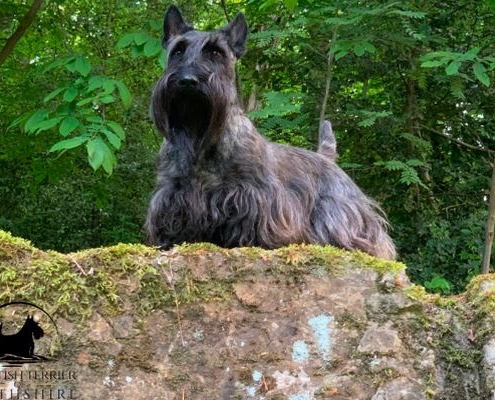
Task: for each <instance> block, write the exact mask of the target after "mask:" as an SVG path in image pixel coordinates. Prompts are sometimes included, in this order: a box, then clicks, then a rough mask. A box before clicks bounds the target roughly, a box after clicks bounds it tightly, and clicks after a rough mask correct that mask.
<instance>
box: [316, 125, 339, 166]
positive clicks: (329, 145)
mask: <svg viewBox="0 0 495 400" xmlns="http://www.w3.org/2000/svg"><path fill="white" fill-rule="evenodd" d="M317 153H319V154H321V155H322V156H325V157H328V158H330V159H331V160H335V159H336V158H337V157H338V153H337V140H336V139H335V136H334V134H333V130H332V124H331V123H330V121H327V120H323V121H322V122H321V125H320V133H319V139H318V150H317Z"/></svg>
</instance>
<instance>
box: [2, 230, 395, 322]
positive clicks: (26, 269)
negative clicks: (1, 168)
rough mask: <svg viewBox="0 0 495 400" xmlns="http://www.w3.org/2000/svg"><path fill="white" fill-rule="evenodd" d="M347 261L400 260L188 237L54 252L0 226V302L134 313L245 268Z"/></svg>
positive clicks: (331, 267) (216, 292)
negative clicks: (167, 245) (176, 242)
mask: <svg viewBox="0 0 495 400" xmlns="http://www.w3.org/2000/svg"><path fill="white" fill-rule="evenodd" d="M219 256H220V258H219ZM198 257H199V258H198ZM222 257H223V259H224V260H222ZM199 260H200V261H201V263H204V268H205V271H206V272H205V276H204V277H201V276H199V277H198V272H199V274H201V270H202V268H203V267H202V266H201V265H200V266H198V264H197V263H198V261H199ZM219 263H220V264H219ZM349 265H350V266H354V265H355V266H357V267H359V268H362V267H365V268H372V269H375V270H377V271H379V272H385V271H392V272H394V273H395V272H397V273H398V272H399V271H403V270H404V268H405V267H404V266H403V265H402V264H400V263H396V262H390V261H384V260H379V259H376V258H374V257H371V256H368V255H366V254H363V253H360V252H348V251H345V250H342V249H338V248H336V247H333V246H318V245H292V246H287V247H284V248H280V249H277V250H273V251H270V250H265V249H261V248H257V247H246V248H236V249H231V250H228V249H223V248H220V247H218V246H215V245H213V244H210V243H192V244H183V245H181V246H177V247H176V248H174V250H173V251H171V252H170V253H163V252H160V251H159V250H157V249H155V248H152V247H148V246H144V245H136V244H132V245H129V244H118V245H115V246H110V247H105V248H96V249H89V250H84V251H80V252H77V253H71V254H60V253H57V252H53V251H48V252H43V251H40V250H37V249H35V248H34V247H33V246H31V244H30V243H29V242H27V241H25V240H23V239H18V238H15V237H13V236H12V235H10V234H8V233H5V232H1V231H0V283H2V285H1V288H2V289H0V302H2V301H3V302H7V301H12V300H14V299H15V300H26V301H30V302H35V303H37V304H38V305H40V306H41V307H43V308H45V309H47V310H49V311H50V312H54V311H56V312H57V313H58V314H59V315H61V316H79V317H80V318H81V319H84V318H87V317H88V316H90V315H91V313H92V310H93V309H94V308H98V309H100V310H101V309H103V311H104V312H106V313H108V314H117V313H120V312H123V311H125V307H133V308H134V309H136V310H137V312H138V313H139V314H147V313H149V312H150V311H152V310H153V309H156V308H163V307H172V308H175V307H176V305H177V304H186V303H190V302H196V301H200V300H201V301H211V300H226V299H229V298H230V297H231V296H232V294H233V284H234V283H235V282H236V281H239V280H241V279H243V278H244V277H245V276H246V275H247V274H249V275H251V274H255V273H283V274H290V275H294V274H298V273H304V274H306V273H313V274H317V275H318V276H323V275H324V274H325V273H329V272H333V273H335V272H337V271H343V269H344V268H348V266H349ZM194 267H196V270H194ZM124 299H126V300H125V301H124ZM129 303H130V305H129Z"/></svg>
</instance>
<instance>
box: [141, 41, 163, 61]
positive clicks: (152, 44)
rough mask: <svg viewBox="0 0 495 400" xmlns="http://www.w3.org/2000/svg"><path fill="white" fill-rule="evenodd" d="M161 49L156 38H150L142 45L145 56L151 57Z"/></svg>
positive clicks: (160, 44)
mask: <svg viewBox="0 0 495 400" xmlns="http://www.w3.org/2000/svg"><path fill="white" fill-rule="evenodd" d="M160 51H162V43H161V42H160V40H158V39H157V38H153V37H152V38H150V39H149V40H148V41H147V42H146V44H145V45H144V49H143V52H144V55H145V56H146V57H153V56H155V55H157V54H158V53H159V52H160Z"/></svg>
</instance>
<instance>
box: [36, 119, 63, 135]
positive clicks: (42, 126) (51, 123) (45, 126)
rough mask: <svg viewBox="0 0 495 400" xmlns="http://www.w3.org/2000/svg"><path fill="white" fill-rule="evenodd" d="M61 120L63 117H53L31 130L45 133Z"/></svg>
mask: <svg viewBox="0 0 495 400" xmlns="http://www.w3.org/2000/svg"><path fill="white" fill-rule="evenodd" d="M62 118H64V117H55V118H50V119H47V120H45V121H42V122H39V123H38V124H36V125H34V126H33V129H34V131H35V132H41V131H47V130H49V129H52V128H53V127H54V126H55V125H57V124H58V123H59V122H60V121H61V120H62Z"/></svg>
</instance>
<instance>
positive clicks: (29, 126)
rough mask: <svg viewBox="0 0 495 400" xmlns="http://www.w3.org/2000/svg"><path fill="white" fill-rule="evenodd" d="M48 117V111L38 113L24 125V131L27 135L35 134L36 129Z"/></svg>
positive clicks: (43, 110)
mask: <svg viewBox="0 0 495 400" xmlns="http://www.w3.org/2000/svg"><path fill="white" fill-rule="evenodd" d="M46 117H48V110H45V109H42V110H38V111H36V112H35V113H34V114H33V115H31V117H30V118H29V119H28V120H27V122H26V125H24V131H26V132H27V133H33V132H34V131H35V130H36V129H35V127H36V126H37V125H38V124H39V123H40V122H41V121H43V120H45V118H46Z"/></svg>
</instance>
